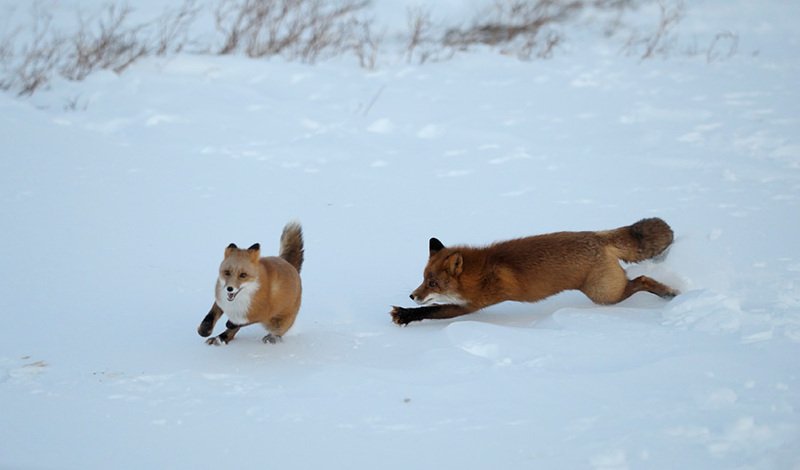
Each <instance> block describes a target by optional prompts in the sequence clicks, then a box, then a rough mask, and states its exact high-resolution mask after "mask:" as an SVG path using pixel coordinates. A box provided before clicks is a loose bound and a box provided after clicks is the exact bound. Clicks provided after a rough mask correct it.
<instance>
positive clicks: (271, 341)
mask: <svg viewBox="0 0 800 470" xmlns="http://www.w3.org/2000/svg"><path fill="white" fill-rule="evenodd" d="M261 341H262V342H263V343H264V344H267V343H269V344H275V343H282V342H283V338H281V337H280V336H278V335H273V334H272V333H270V334H268V335H267V336H264V337H263V338H261Z"/></svg>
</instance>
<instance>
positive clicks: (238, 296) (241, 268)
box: [197, 223, 303, 344]
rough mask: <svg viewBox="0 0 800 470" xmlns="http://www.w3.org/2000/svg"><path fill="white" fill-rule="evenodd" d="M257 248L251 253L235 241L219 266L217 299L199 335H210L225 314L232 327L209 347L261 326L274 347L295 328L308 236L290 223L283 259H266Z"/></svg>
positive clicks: (252, 248)
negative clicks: (239, 246)
mask: <svg viewBox="0 0 800 470" xmlns="http://www.w3.org/2000/svg"><path fill="white" fill-rule="evenodd" d="M260 254H261V247H260V245H258V244H255V245H253V246H251V247H250V248H248V249H246V250H242V249H240V248H238V247H237V246H236V245H234V244H233V243H231V244H230V245H229V246H228V247H227V248H226V249H225V257H224V259H223V260H222V263H221V264H220V267H219V278H218V281H217V287H216V301H215V302H214V305H213V306H212V307H211V310H210V311H209V313H208V314H207V315H206V317H205V318H204V319H203V321H202V322H201V323H200V326H199V327H198V328H197V332H198V333H199V334H200V336H203V337H207V336H209V335H211V333H212V331H213V330H214V325H215V324H216V323H217V320H219V318H220V317H221V316H222V314H223V313H225V314H226V315H227V316H228V319H229V320H228V322H227V323H226V327H227V329H226V330H225V331H224V332H223V333H222V334H220V335H219V336H217V337H214V338H211V339H209V340H207V341H206V342H207V343H208V344H221V343H227V342H229V341H230V340H232V339H233V337H234V336H235V335H236V333H237V332H238V331H239V329H240V328H241V327H243V326H247V325H251V324H254V323H261V324H262V325H263V326H264V328H266V329H267V331H268V332H269V334H268V335H267V336H265V337H264V342H270V343H274V342H277V341H280V339H281V337H282V336H283V335H284V333H286V331H288V330H289V328H291V326H292V325H293V324H294V321H295V318H296V317H297V312H298V310H299V309H300V299H301V296H302V284H301V281H300V269H301V267H302V264H303V235H302V229H301V228H300V225H299V224H295V223H290V224H288V225H287V226H286V227H285V228H284V230H283V234H282V235H281V248H280V257H275V256H270V257H265V258H261V256H260Z"/></svg>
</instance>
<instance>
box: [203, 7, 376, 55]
mask: <svg viewBox="0 0 800 470" xmlns="http://www.w3.org/2000/svg"><path fill="white" fill-rule="evenodd" d="M367 5H368V2H367V1H364V0H343V1H341V2H338V3H337V2H324V1H322V0H223V1H222V2H221V3H220V4H219V5H218V6H217V8H216V11H215V22H216V26H217V30H218V31H220V32H221V33H222V34H223V37H224V44H223V46H222V47H221V48H220V50H219V54H230V53H233V52H236V51H239V50H242V51H243V52H244V53H245V54H246V55H247V56H248V57H265V56H272V55H278V54H282V55H285V56H287V57H288V58H290V59H300V60H302V61H304V62H308V63H314V62H316V60H317V59H319V58H320V57H322V56H330V55H335V54H337V53H340V52H342V51H343V50H345V49H346V48H347V46H348V44H351V39H352V37H353V34H354V28H356V29H358V27H359V26H360V27H361V28H362V33H363V25H359V22H358V21H354V19H356V18H357V15H358V13H359V12H360V11H361V10H363V9H364V8H365V7H366V6H367Z"/></svg>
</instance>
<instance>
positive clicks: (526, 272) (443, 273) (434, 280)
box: [391, 218, 678, 325]
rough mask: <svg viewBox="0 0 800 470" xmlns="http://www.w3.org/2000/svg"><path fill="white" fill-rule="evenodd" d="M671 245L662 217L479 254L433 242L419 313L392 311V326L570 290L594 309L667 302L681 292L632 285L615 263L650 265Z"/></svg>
mask: <svg viewBox="0 0 800 470" xmlns="http://www.w3.org/2000/svg"><path fill="white" fill-rule="evenodd" d="M672 240H673V234H672V229H670V227H669V225H667V223H666V222H664V221H663V220H661V219H659V218H650V219H643V220H640V221H638V222H636V223H635V224H633V225H630V226H627V227H621V228H618V229H614V230H605V231H600V232H558V233H551V234H547V235H537V236H532V237H526V238H519V239H516V240H509V241H504V242H499V243H495V244H493V245H489V246H487V247H484V248H475V247H468V246H454V247H445V246H444V245H443V244H442V242H440V241H439V240H437V239H436V238H431V239H430V245H429V249H430V256H429V259H428V264H427V266H426V267H425V273H424V281H423V282H422V285H420V286H419V287H418V288H417V289H416V290H415V291H414V292H412V293H411V299H412V300H413V301H414V302H416V303H417V304H419V305H422V307H417V308H403V307H394V308H393V309H392V312H391V315H392V320H393V321H394V322H395V323H397V324H398V325H406V324H408V323H410V322H413V321H419V320H424V319H435V318H438V319H442V318H453V317H458V316H461V315H466V314H468V313H472V312H475V311H476V310H480V309H482V308H485V307H488V306H490V305H494V304H497V303H500V302H503V301H506V300H513V301H517V302H536V301H539V300H542V299H544V298H546V297H549V296H551V295H554V294H557V293H559V292H562V291H565V290H572V289H576V290H580V291H581V292H583V293H584V294H586V296H587V297H589V298H590V299H591V300H592V301H593V302H596V303H598V304H615V303H617V302H621V301H623V300H625V299H627V298H628V297H630V296H631V295H633V294H634V293H636V292H639V291H647V292H651V293H653V294H655V295H658V296H660V297H663V298H666V299H670V298H672V297H675V296H676V295H678V291H676V290H674V289H672V288H670V287H667V286H665V285H664V284H661V283H660V282H658V281H655V280H653V279H651V278H649V277H647V276H639V277H637V278H636V279H633V280H629V279H628V278H627V276H626V274H625V270H624V269H623V268H622V266H621V265H620V263H619V261H620V260H622V261H626V262H629V263H636V262H639V261H643V260H646V259H649V258H652V257H654V256H657V255H659V254H660V253H662V252H663V251H664V250H666V249H667V247H669V245H670V244H671V243H672Z"/></svg>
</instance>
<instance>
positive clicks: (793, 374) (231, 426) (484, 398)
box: [0, 0, 800, 470]
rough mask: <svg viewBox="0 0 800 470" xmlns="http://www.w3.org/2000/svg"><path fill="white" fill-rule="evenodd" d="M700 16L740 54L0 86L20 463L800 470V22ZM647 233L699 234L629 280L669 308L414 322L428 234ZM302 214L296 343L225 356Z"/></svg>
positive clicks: (211, 72)
mask: <svg viewBox="0 0 800 470" xmlns="http://www.w3.org/2000/svg"><path fill="white" fill-rule="evenodd" d="M5 3H7V4H9V3H13V2H5ZM387 11H388V10H387ZM690 13H691V15H690V17H689V18H688V19H687V20H686V21H687V27H688V26H692V25H693V26H692V27H696V28H697V31H701V32H705V33H707V32H708V31H719V30H725V29H726V28H728V29H734V30H736V31H738V32H739V34H740V44H739V48H738V53H737V55H736V56H735V57H733V58H730V59H728V60H725V61H718V62H714V63H711V64H708V63H706V60H705V57H674V58H671V59H669V60H666V61H663V60H653V61H645V62H638V61H637V60H636V59H633V58H630V57H625V56H623V55H619V54H617V50H618V49H617V48H616V46H615V45H614V44H611V43H609V44H607V45H604V44H599V43H598V44H595V45H594V46H592V47H588V45H587V47H578V46H579V45H574V44H573V46H572V47H571V48H570V50H569V51H568V52H566V53H563V54H559V55H557V56H556V57H555V58H554V59H552V60H548V61H534V62H520V61H517V60H515V59H512V58H508V57H503V56H500V55H497V54H493V53H491V52H488V51H483V52H480V51H476V52H474V53H471V54H464V55H459V56H457V57H455V58H454V59H453V60H450V61H446V62H441V63H431V64H425V65H422V66H417V65H408V64H406V63H405V62H403V61H402V60H399V59H397V60H387V61H386V62H387V63H386V64H384V65H382V66H381V67H380V68H379V69H378V70H376V71H372V72H370V71H365V70H363V69H360V68H358V67H357V65H356V63H355V61H354V60H352V59H342V60H333V61H328V62H323V63H320V64H318V65H315V66H306V65H301V64H296V63H286V62H284V61H281V60H277V59H273V60H270V61H267V60H261V61H254V60H248V59H245V58H242V57H213V56H195V55H188V54H186V55H181V56H179V57H176V58H171V59H151V60H147V61H144V62H140V63H138V64H136V65H135V66H133V67H132V68H131V69H130V70H128V71H127V72H126V73H124V74H122V75H120V76H117V75H114V74H112V73H98V74H95V75H92V76H90V77H89V78H88V79H87V80H86V81H84V82H80V83H69V82H65V81H57V82H55V83H53V84H52V86H51V88H50V89H49V90H47V91H43V92H41V93H38V94H36V95H34V96H33V97H32V98H29V99H17V98H14V97H13V96H12V95H9V94H3V95H0V129H1V130H0V143H1V144H2V145H0V149H2V150H1V151H0V152H1V154H0V217H1V219H0V220H2V228H3V230H2V232H0V242H2V243H0V246H2V247H3V248H2V249H0V265H2V266H3V274H2V275H0V285H1V286H2V287H1V288H0V289H2V290H1V291H0V292H1V293H2V297H3V298H4V299H5V302H4V305H5V308H4V310H5V313H4V314H3V320H4V321H3V325H4V328H5V331H6V336H5V338H4V341H3V342H2V344H0V399H2V402H3V406H2V407H0V425H2V428H3V429H4V432H3V435H2V438H0V468H13V469H50V468H53V469H56V468H58V469H70V468H75V469H86V468H105V469H127V468H130V469H139V468H180V469H182V468H214V467H217V468H219V467H220V466H223V465H228V464H233V465H235V466H239V467H241V468H254V467H257V466H259V467H282V468H321V467H322V468H324V467H327V466H333V467H334V468H383V469H395V468H397V469H400V468H404V469H405V468H503V469H522V468H537V469H583V468H587V469H598V470H599V469H603V470H611V469H618V470H621V469H668V468H694V469H726V470H727V469H793V470H797V469H798V468H800V377H799V376H800V362H798V358H800V245H799V244H798V236H797V228H798V225H800V223H799V221H800V219H799V218H798V215H800V210H799V209H800V206H799V205H798V202H799V201H800V199H799V198H800V143H798V140H797V139H798V136H799V135H800V98H799V96H800V93H799V92H800V90H799V89H798V86H797V83H798V82H797V80H798V76H800V53H798V50H799V49H798V44H800V40H799V38H800V33H798V31H799V30H798V28H797V21H798V20H797V18H800V7H798V5H796V4H795V3H794V2H788V1H779V0H774V1H771V2H763V3H762V2H755V1H749V2H747V1H742V2H737V3H733V2H727V1H724V0H715V1H711V0H708V1H706V2H701V3H700V4H699V6H698V7H696V8H695V9H694V10H690ZM69 103H77V105H78V106H77V110H69V111H65V109H64V108H65V106H66V105H68V104H69ZM66 107H67V108H70V107H72V106H66ZM648 216H659V217H662V218H664V219H665V220H667V221H668V222H669V223H670V224H671V225H672V227H673V229H674V230H675V233H676V243H675V244H674V246H673V248H672V249H671V252H670V253H669V256H668V257H667V259H666V261H665V262H662V263H645V264H643V265H640V266H634V267H631V270H630V272H631V273H633V274H635V273H641V272H647V273H649V275H651V276H653V277H656V278H657V279H660V280H662V281H664V282H666V283H668V284H670V285H674V286H676V287H677V288H679V289H680V290H681V291H682V292H683V294H682V295H680V296H678V297H677V298H676V299H674V300H673V301H671V302H664V301H662V300H660V299H658V298H655V297H654V296H650V295H647V294H637V295H636V296H634V297H633V298H631V299H629V300H628V301H626V302H623V303H622V304H620V305H616V306H612V307H600V306H596V305H593V304H592V303H591V302H589V301H588V300H587V299H586V298H585V297H583V296H582V295H581V294H578V293H574V292H573V293H565V294H562V295H559V296H556V297H553V298H551V299H548V300H546V301H543V302H540V303H537V304H532V305H531V304H501V305H498V306H496V307H493V308H491V309H489V310H487V311H484V312H480V313H476V314H473V315H470V316H466V317H462V318H459V319H455V320H452V321H436V322H434V321H430V322H424V323H417V324H412V325H409V326H408V327H406V328H400V327H397V326H396V325H394V324H392V323H391V321H390V318H389V315H388V312H389V310H390V308H391V305H404V306H410V303H411V302H410V300H409V299H408V294H409V293H410V291H411V290H412V289H413V288H414V287H416V285H417V284H418V283H419V282H420V281H421V277H422V268H423V266H424V263H425V261H426V257H427V240H428V238H429V237H431V236H436V237H438V238H440V239H441V240H442V241H443V242H445V243H474V244H482V243H488V242H491V241H494V240H499V239H506V238H511V237H516V236H524V235H530V234H536V233H544V232H549V231H556V230H593V229H607V228H613V227H617V226H621V225H627V224H629V223H632V222H634V221H635V220H637V219H639V218H642V217H648ZM294 217H297V218H299V219H300V220H301V222H302V223H303V226H304V229H305V235H306V260H307V261H306V264H305V266H304V270H303V276H302V277H303V282H304V300H303V307H302V308H301V311H300V315H299V317H298V322H297V324H296V326H295V327H294V328H293V329H292V330H291V331H290V333H289V334H288V335H287V337H286V339H285V341H284V342H283V343H282V344H279V345H265V344H262V343H261V341H260V338H261V336H262V335H263V331H261V330H259V328H258V327H250V328H248V329H245V330H243V331H242V332H240V333H239V335H238V336H237V338H236V339H235V340H234V341H233V342H231V343H230V344H229V345H227V346H224V347H209V346H206V345H205V344H204V341H203V338H200V337H199V336H198V335H197V333H196V331H195V329H196V327H197V325H198V324H199V322H200V320H201V319H202V318H203V316H204V315H205V314H206V312H207V311H208V309H209V307H210V306H211V303H212V301H213V286H214V282H215V279H216V270H217V266H218V263H219V261H220V260H221V258H222V253H223V249H224V247H225V246H226V245H227V244H228V243H231V242H235V243H238V244H240V245H248V244H251V243H255V242H260V243H261V244H262V251H263V252H265V253H269V252H270V251H272V252H276V250H277V244H278V236H279V234H280V230H281V228H282V227H283V225H284V223H285V222H286V221H288V220H289V219H291V218H294ZM218 331H219V327H218Z"/></svg>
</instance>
